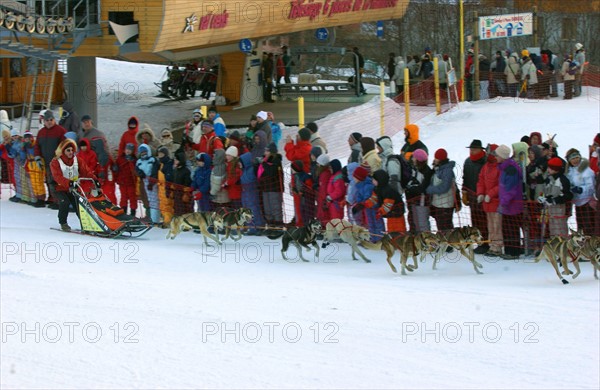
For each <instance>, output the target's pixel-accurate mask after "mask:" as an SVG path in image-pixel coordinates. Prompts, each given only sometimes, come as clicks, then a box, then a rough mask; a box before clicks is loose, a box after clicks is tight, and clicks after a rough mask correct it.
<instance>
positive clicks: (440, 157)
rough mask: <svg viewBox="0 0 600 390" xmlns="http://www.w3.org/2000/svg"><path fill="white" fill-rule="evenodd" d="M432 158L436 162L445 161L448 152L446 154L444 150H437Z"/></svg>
mask: <svg viewBox="0 0 600 390" xmlns="http://www.w3.org/2000/svg"><path fill="white" fill-rule="evenodd" d="M433 157H434V158H435V159H436V160H440V161H441V160H445V159H447V158H448V152H446V149H438V150H436V151H435V154H434V155H433Z"/></svg>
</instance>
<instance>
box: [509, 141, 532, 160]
mask: <svg viewBox="0 0 600 390" xmlns="http://www.w3.org/2000/svg"><path fill="white" fill-rule="evenodd" d="M512 150H513V155H514V156H516V157H517V158H519V156H521V155H523V156H525V165H527V164H529V145H527V143H526V142H515V143H514V144H512Z"/></svg>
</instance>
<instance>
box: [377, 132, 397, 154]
mask: <svg viewBox="0 0 600 390" xmlns="http://www.w3.org/2000/svg"><path fill="white" fill-rule="evenodd" d="M377 145H379V146H380V147H381V149H382V152H381V153H379V154H380V155H382V156H385V157H386V158H387V157H388V156H391V155H392V154H394V145H393V144H392V139H391V138H390V137H381V138H378V139H377Z"/></svg>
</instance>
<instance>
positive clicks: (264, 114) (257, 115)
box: [256, 111, 268, 121]
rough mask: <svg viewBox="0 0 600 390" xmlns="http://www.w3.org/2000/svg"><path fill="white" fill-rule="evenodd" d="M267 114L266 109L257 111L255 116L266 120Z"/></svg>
mask: <svg viewBox="0 0 600 390" xmlns="http://www.w3.org/2000/svg"><path fill="white" fill-rule="evenodd" d="M267 116H268V114H267V112H266V111H259V112H258V113H257V114H256V117H257V118H260V119H262V120H264V121H266V120H267Z"/></svg>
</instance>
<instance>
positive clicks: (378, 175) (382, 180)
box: [373, 169, 390, 188]
mask: <svg viewBox="0 0 600 390" xmlns="http://www.w3.org/2000/svg"><path fill="white" fill-rule="evenodd" d="M373 179H375V180H377V187H378V188H379V187H384V186H386V185H387V184H388V183H389V182H390V175H388V173H387V172H386V171H384V170H383V169H379V170H377V171H375V173H373Z"/></svg>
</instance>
